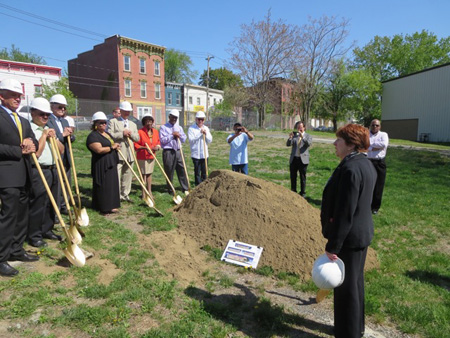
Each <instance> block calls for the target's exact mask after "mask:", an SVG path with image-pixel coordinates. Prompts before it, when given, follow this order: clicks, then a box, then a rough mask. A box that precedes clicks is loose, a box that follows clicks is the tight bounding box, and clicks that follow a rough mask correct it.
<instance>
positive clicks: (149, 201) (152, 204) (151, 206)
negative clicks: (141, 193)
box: [144, 196, 155, 208]
mask: <svg viewBox="0 0 450 338" xmlns="http://www.w3.org/2000/svg"><path fill="white" fill-rule="evenodd" d="M144 202H145V203H147V205H148V206H149V207H150V208H153V207H154V206H155V203H153V201H152V199H151V198H150V197H149V196H146V197H145V198H144Z"/></svg>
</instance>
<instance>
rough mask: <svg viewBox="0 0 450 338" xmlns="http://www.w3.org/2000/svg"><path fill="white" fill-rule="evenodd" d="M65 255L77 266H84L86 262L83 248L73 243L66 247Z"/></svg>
mask: <svg viewBox="0 0 450 338" xmlns="http://www.w3.org/2000/svg"><path fill="white" fill-rule="evenodd" d="M64 255H65V256H66V258H67V259H68V260H69V262H70V263H72V264H73V265H75V266H78V267H80V268H81V267H83V266H84V265H85V264H86V257H85V256H84V254H83V251H81V249H80V248H79V247H78V246H77V245H75V244H72V243H67V248H66V249H64Z"/></svg>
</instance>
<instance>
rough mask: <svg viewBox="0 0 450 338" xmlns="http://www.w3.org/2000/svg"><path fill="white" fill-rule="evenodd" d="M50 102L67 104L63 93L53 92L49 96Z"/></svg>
mask: <svg viewBox="0 0 450 338" xmlns="http://www.w3.org/2000/svg"><path fill="white" fill-rule="evenodd" d="M50 103H59V104H65V105H66V106H67V100H66V98H65V97H64V95H61V94H55V95H53V96H52V97H51V98H50Z"/></svg>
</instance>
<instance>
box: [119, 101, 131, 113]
mask: <svg viewBox="0 0 450 338" xmlns="http://www.w3.org/2000/svg"><path fill="white" fill-rule="evenodd" d="M119 109H120V110H125V111H133V107H131V103H130V102H128V101H123V102H120V105H119Z"/></svg>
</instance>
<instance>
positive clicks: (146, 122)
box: [134, 115, 161, 198]
mask: <svg viewBox="0 0 450 338" xmlns="http://www.w3.org/2000/svg"><path fill="white" fill-rule="evenodd" d="M154 122H155V120H154V119H153V116H151V115H144V117H143V118H142V126H143V127H142V128H141V129H139V131H138V132H139V141H137V142H135V143H134V148H135V149H136V152H137V155H136V156H137V160H138V165H139V168H140V169H141V172H142V176H143V178H144V182H146V185H147V190H148V191H149V192H150V193H152V174H153V169H154V167H155V159H154V157H153V156H152V155H151V154H150V152H149V151H148V150H147V147H146V144H148V146H149V147H150V149H151V150H152V152H153V154H155V153H156V152H157V151H158V150H159V149H161V143H160V141H159V133H158V131H157V130H156V129H155V128H153V123H154ZM144 197H145V192H144V190H142V198H144Z"/></svg>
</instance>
